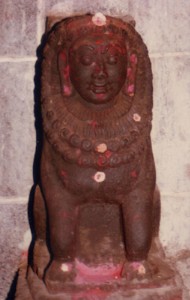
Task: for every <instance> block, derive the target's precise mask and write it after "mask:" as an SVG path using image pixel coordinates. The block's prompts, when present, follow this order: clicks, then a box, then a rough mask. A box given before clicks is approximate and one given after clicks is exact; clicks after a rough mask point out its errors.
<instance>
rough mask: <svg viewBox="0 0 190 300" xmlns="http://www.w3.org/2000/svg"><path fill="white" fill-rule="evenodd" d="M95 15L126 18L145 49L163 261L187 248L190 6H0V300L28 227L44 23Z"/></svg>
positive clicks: (85, 0)
mask: <svg viewBox="0 0 190 300" xmlns="http://www.w3.org/2000/svg"><path fill="white" fill-rule="evenodd" d="M97 11H100V12H102V13H104V14H111V15H116V16H125V15H128V14H129V15H131V16H132V17H133V18H134V19H135V21H136V29H137V31H138V32H139V33H140V34H141V35H142V37H143V39H144V41H145V43H146V44H147V46H148V49H149V53H150V57H151V61H152V69H153V75H154V110H153V130H152V142H153V151H154V156H155V161H156V169H157V184H158V186H159V189H160V192H161V198H162V218H161V227H160V238H161V241H162V243H163V245H164V246H165V248H166V251H167V253H168V255H176V254H177V253H178V252H180V251H181V250H187V249H190V201H189V200H190V130H189V128H190V117H189V116H190V101H189V94H190V39H189V36H190V18H189V15H190V2H189V1H186V0H180V1H178V0H142V1H140V0H133V1H132V0H117V2H116V1H114V0H105V1H100V0H95V1H93V2H92V1H90V0H78V1H76V0H63V1H57V0H51V1H50V0H46V1H45V0H33V1H30V0H17V1H14V0H2V1H0V19H1V24H2V25H1V30H0V42H1V46H0V74H1V83H0V84H1V88H0V249H1V256H0V300H3V299H6V295H7V293H8V291H9V288H10V284H11V282H12V280H13V277H14V274H15V272H16V270H17V267H18V265H19V261H20V257H21V253H22V252H23V250H22V248H23V239H24V234H25V232H26V231H27V230H28V228H29V225H28V200H29V195H30V190H31V187H32V185H33V161H34V155H35V148H36V132H35V118H34V75H35V62H36V59H37V58H36V50H37V47H38V46H39V44H40V42H41V37H42V34H43V33H44V28H45V17H46V16H47V15H55V14H56V15H57V14H59V15H64V16H65V17H66V16H69V15H72V14H78V13H85V12H92V13H95V12H97ZM25 239H27V236H26V235H25ZM10 297H11V296H10ZM10 297H9V298H10ZM10 299H11V298H10Z"/></svg>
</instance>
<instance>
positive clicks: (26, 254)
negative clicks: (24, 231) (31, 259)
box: [21, 250, 28, 260]
mask: <svg viewBox="0 0 190 300" xmlns="http://www.w3.org/2000/svg"><path fill="white" fill-rule="evenodd" d="M27 258H28V250H24V251H22V254H21V260H26V259H27Z"/></svg>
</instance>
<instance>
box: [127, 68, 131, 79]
mask: <svg viewBox="0 0 190 300" xmlns="http://www.w3.org/2000/svg"><path fill="white" fill-rule="evenodd" d="M131 71H132V69H131V68H127V77H129V76H130V75H131Z"/></svg>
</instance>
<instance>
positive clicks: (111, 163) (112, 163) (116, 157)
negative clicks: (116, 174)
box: [110, 155, 121, 167]
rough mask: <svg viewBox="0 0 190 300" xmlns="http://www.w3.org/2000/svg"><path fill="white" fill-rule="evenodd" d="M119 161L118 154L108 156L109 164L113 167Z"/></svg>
mask: <svg viewBox="0 0 190 300" xmlns="http://www.w3.org/2000/svg"><path fill="white" fill-rule="evenodd" d="M120 163H121V157H120V156H119V155H113V156H112V157H111V158H110V166H111V167H115V166H117V165H119V164H120Z"/></svg>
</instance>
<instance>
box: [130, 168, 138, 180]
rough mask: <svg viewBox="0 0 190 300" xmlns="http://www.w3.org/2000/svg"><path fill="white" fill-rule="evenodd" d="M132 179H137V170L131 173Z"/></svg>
mask: <svg viewBox="0 0 190 300" xmlns="http://www.w3.org/2000/svg"><path fill="white" fill-rule="evenodd" d="M131 177H133V178H137V172H136V171H135V170H134V171H132V172H131Z"/></svg>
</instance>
